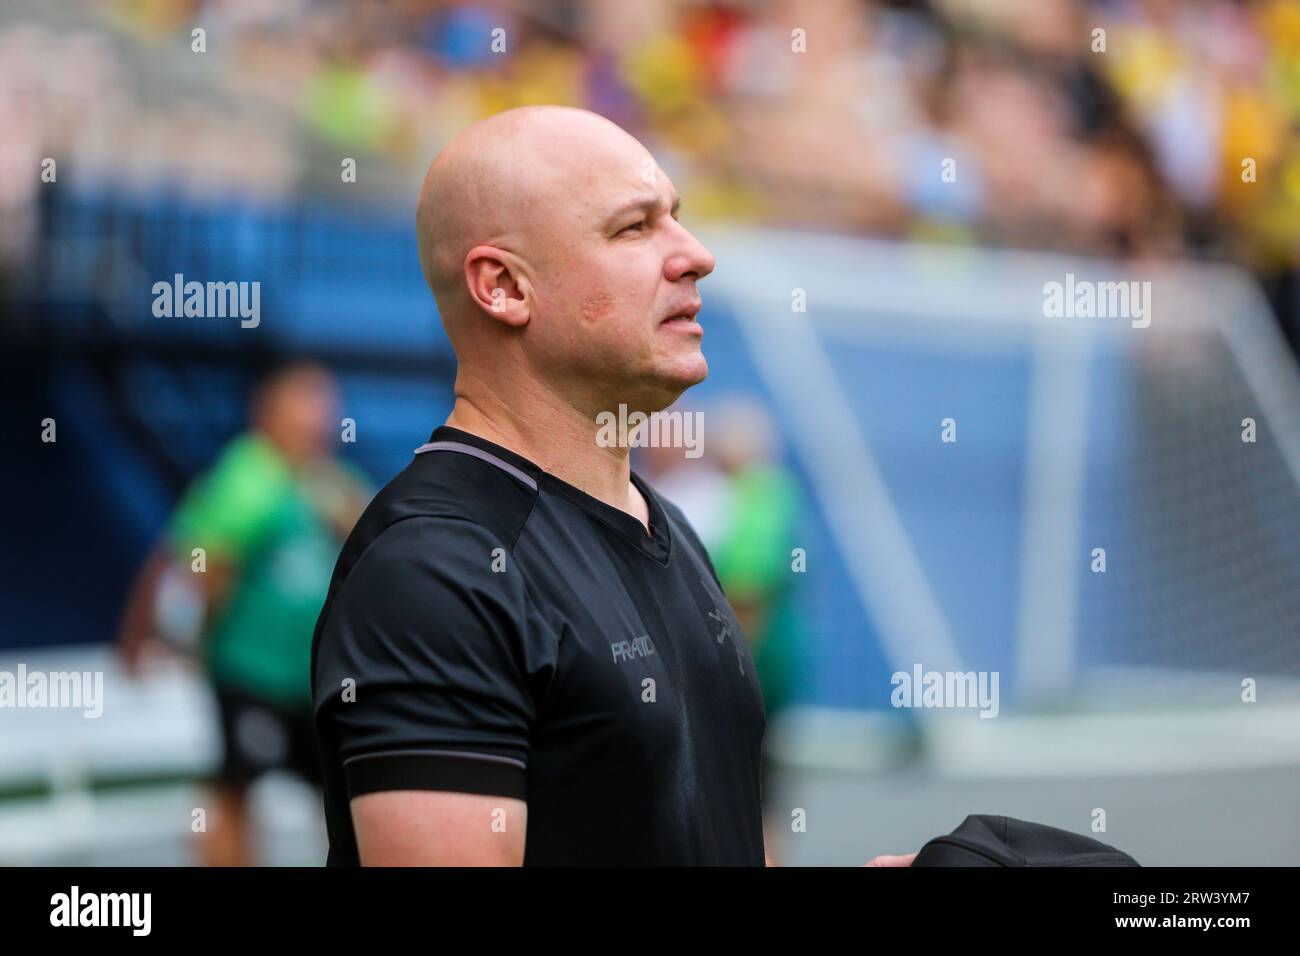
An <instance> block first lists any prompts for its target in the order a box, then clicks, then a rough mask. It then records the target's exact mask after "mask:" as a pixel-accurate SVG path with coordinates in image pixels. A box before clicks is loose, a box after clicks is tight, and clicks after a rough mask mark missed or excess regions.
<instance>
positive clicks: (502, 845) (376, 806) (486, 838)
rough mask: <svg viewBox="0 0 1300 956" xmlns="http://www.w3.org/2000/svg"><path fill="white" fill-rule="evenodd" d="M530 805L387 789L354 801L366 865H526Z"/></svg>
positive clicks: (360, 848)
mask: <svg viewBox="0 0 1300 956" xmlns="http://www.w3.org/2000/svg"><path fill="white" fill-rule="evenodd" d="M527 824H528V808H527V804H525V803H524V801H522V800H516V799H514V798H511V797H496V796H484V795H482V794H477V793H454V792H451V791H444V790H384V791H380V792H377V793H367V794H362V795H361V796H359V797H355V798H354V799H353V800H352V826H353V828H354V830H355V831H356V835H357V850H358V852H359V853H360V856H361V865H362V866H522V865H523V862H524V836H525V833H526V831H527Z"/></svg>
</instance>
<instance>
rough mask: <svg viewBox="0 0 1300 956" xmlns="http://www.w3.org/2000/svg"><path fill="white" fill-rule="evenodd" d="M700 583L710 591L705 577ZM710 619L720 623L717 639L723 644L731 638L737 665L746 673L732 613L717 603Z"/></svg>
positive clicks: (741, 671)
mask: <svg viewBox="0 0 1300 956" xmlns="http://www.w3.org/2000/svg"><path fill="white" fill-rule="evenodd" d="M700 585H701V586H702V587H703V588H704V590H705V591H706V592H708V591H709V585H708V582H707V581H705V580H704V579H703V578H700ZM709 620H710V621H712V622H713V623H714V624H717V625H718V632H717V633H716V634H714V635H713V639H714V640H715V641H717V642H718V643H719V644H721V643H723V642H725V641H726V639H727V638H731V647H732V649H733V650H735V652H736V667H737V668H738V669H739V670H740V673H741V674H744V673H745V659H744V657H742V656H741V653H740V644H739V643H737V641H736V631H735V628H733V627H732V626H731V625H732V619H731V615H729V614H727V613H726V612H725V611H723V610H722V608H720V607H718V606H717V605H716V604H715V605H714V606H713V610H712V611H710V612H709Z"/></svg>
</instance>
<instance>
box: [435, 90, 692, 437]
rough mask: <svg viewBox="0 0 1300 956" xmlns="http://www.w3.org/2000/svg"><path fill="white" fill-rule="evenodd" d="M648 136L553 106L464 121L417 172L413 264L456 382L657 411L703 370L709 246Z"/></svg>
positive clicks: (577, 403) (592, 406)
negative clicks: (416, 257)
mask: <svg viewBox="0 0 1300 956" xmlns="http://www.w3.org/2000/svg"><path fill="white" fill-rule="evenodd" d="M677 202H678V196H677V193H676V190H675V189H674V188H673V185H672V183H671V182H669V180H668V178H667V176H665V175H664V173H663V172H662V171H661V170H660V169H659V168H658V166H657V165H656V164H655V162H654V160H653V158H652V157H651V156H650V154H649V153H648V152H647V151H646V149H645V147H644V146H642V145H641V144H640V143H638V142H637V141H636V140H635V139H634V138H632V137H631V136H630V135H628V134H627V133H626V132H624V131H623V130H622V129H620V128H619V127H618V126H616V125H614V124H613V123H611V122H610V121H609V120H607V119H604V118H603V117H600V116H597V115H596V114H594V113H589V112H587V111H585V110H579V109H571V108H567V107H556V106H535V107H523V108H520V109H514V110H507V111H506V112H504V113H498V114H497V115H495V116H492V117H489V118H488V119H486V120H483V121H481V122H479V123H475V124H474V125H472V126H470V127H468V128H467V129H465V130H464V131H462V132H461V133H460V134H459V135H458V136H457V137H456V138H455V139H454V140H452V142H451V143H449V144H448V145H447V147H446V148H445V149H443V151H442V152H441V153H440V154H439V156H438V158H437V159H436V160H435V161H434V163H433V165H432V166H431V167H430V168H429V172H428V174H427V175H426V176H425V180H424V188H423V190H422V191H421V195H420V205H419V209H418V211H417V213H416V228H417V230H418V234H419V246H420V260H421V264H422V265H423V268H424V274H425V278H426V280H427V281H428V283H429V287H430V289H431V290H432V291H433V294H434V297H435V298H436V299H437V302H438V310H439V312H440V313H441V315H442V320H443V325H444V327H445V328H446V330H447V335H448V337H449V338H450V339H451V343H452V346H453V348H454V349H455V350H456V355H457V359H458V362H459V377H460V379H461V381H460V383H458V384H459V385H464V384H466V383H468V382H470V381H474V382H477V383H479V384H480V385H481V386H482V387H484V388H487V389H493V390H501V391H505V392H508V391H510V390H511V389H512V388H513V387H516V386H517V385H518V383H519V382H520V381H521V380H524V379H521V378H520V377H521V376H523V377H525V379H526V380H527V381H529V382H530V387H531V386H532V385H534V384H535V385H536V386H540V387H541V388H544V389H546V390H548V391H550V392H551V393H553V394H554V395H556V396H557V397H558V398H559V399H561V400H562V401H564V402H566V403H567V404H569V405H571V406H572V407H574V408H576V409H578V410H579V411H581V412H583V413H584V414H589V415H592V416H594V415H595V414H597V413H599V412H600V411H604V410H612V409H614V408H616V407H617V405H618V403H620V402H623V403H626V404H627V405H628V406H629V408H630V409H633V410H642V411H654V410H657V409H660V408H664V407H666V406H668V405H669V404H671V403H672V402H673V400H674V399H676V398H677V396H678V395H679V394H681V392H682V391H683V390H684V389H686V388H689V387H690V386H691V385H694V384H696V383H697V382H700V381H702V380H703V379H704V377H705V375H706V374H707V373H708V365H707V363H706V362H705V360H704V355H703V353H702V352H701V351H700V337H701V335H702V330H701V329H700V327H699V326H698V325H697V324H696V323H695V322H693V321H685V322H683V321H676V322H666V321H665V320H668V319H670V318H671V317H673V316H678V315H682V314H683V313H684V314H686V315H688V316H693V315H694V313H695V312H696V311H697V310H698V307H699V303H700V299H699V293H698V292H697V291H696V288H695V284H696V281H697V280H698V279H701V278H703V277H704V276H706V275H708V274H709V273H710V272H712V271H713V265H714V260H713V256H712V254H711V253H710V252H709V251H708V250H707V249H706V248H704V246H703V245H701V244H700V243H699V241H697V240H696V239H695V237H694V236H692V235H691V234H690V233H689V232H688V231H687V230H686V228H685V227H684V226H682V225H681V224H680V223H679V222H678V221H677V218H676V217H677V211H676V205H677Z"/></svg>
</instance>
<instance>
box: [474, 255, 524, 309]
mask: <svg viewBox="0 0 1300 956" xmlns="http://www.w3.org/2000/svg"><path fill="white" fill-rule="evenodd" d="M465 287H466V289H467V290H468V291H469V297H470V299H472V300H473V301H474V303H475V304H476V305H477V306H478V307H479V308H480V309H481V310H482V311H483V312H484V313H486V314H487V315H489V316H490V317H492V318H494V319H497V320H499V321H501V322H504V323H505V324H506V325H513V326H522V325H525V324H527V322H528V318H529V307H528V301H529V295H528V291H529V290H528V280H527V278H525V277H524V275H523V270H522V269H520V268H519V261H518V259H517V258H516V257H515V256H513V255H511V254H510V253H509V252H506V251H505V250H504V249H498V248H497V247H496V246H475V247H474V248H473V249H471V250H470V251H469V253H468V254H467V255H466V256H465Z"/></svg>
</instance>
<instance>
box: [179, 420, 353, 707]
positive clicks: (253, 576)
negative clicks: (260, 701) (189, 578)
mask: <svg viewBox="0 0 1300 956" xmlns="http://www.w3.org/2000/svg"><path fill="white" fill-rule="evenodd" d="M169 539H170V543H171V547H172V550H173V551H174V552H175V554H176V556H177V558H178V559H179V560H181V561H182V562H183V563H184V564H185V565H188V566H190V567H191V568H195V566H196V563H197V559H196V557H195V556H194V549H195V548H202V549H203V550H204V552H205V554H204V558H205V560H206V561H207V562H213V563H216V562H220V563H221V564H223V565H225V566H227V567H229V568H230V569H231V570H232V572H233V576H232V581H231V586H230V590H229V593H228V594H227V595H226V596H225V600H224V602H223V604H222V605H221V607H220V608H218V609H217V610H216V612H215V614H214V615H213V616H212V617H211V618H210V619H209V629H208V633H207V634H206V635H205V638H206V640H205V650H206V660H207V664H208V668H209V672H210V674H211V676H212V678H213V679H214V680H215V681H216V682H218V683H223V684H229V685H234V686H236V687H238V688H241V689H243V690H246V691H249V692H252V693H256V694H259V695H261V696H263V697H265V698H267V699H268V700H270V701H272V702H275V703H279V704H282V705H285V706H288V707H291V708H292V707H306V706H309V705H310V703H311V680H310V667H311V638H312V631H313V630H314V629H315V626H316V617H317V615H318V614H319V613H320V609H321V605H322V604H323V603H324V601H325V595H326V592H327V591H328V589H329V582H330V575H331V574H332V573H333V570H334V562H335V560H336V559H337V558H338V553H339V550H340V548H341V546H342V542H341V541H340V540H339V538H338V537H336V536H335V534H334V532H333V530H332V529H331V528H330V526H329V524H328V523H327V521H326V520H325V519H324V518H323V517H322V516H321V515H320V514H319V512H318V510H317V509H316V508H315V507H314V506H313V505H312V503H311V502H310V501H309V500H308V498H307V497H306V495H305V493H304V491H303V485H302V482H300V481H299V480H298V479H297V478H296V477H295V475H294V474H293V472H292V471H291V470H290V468H289V465H288V463H287V462H286V461H285V460H284V458H283V457H282V456H281V454H280V453H279V451H278V450H277V449H276V448H275V446H274V445H272V444H271V443H270V442H269V441H268V440H267V439H265V438H263V437H261V436H260V435H258V434H256V433H254V432H248V433H245V434H243V435H241V436H239V437H238V438H236V439H235V440H234V441H232V442H231V443H230V445H228V446H227V447H226V449H225V451H224V452H223V453H222V454H221V457H220V458H219V459H218V460H217V462H216V463H215V464H214V465H213V466H212V468H211V469H210V470H209V471H208V472H207V473H206V474H204V475H203V476H201V477H200V478H199V479H198V480H197V481H196V482H195V483H194V484H193V485H192V486H191V488H190V490H189V491H188V492H187V493H186V495H185V497H184V499H183V500H182V501H181V504H180V506H179V508H178V509H177V511H176V513H175V514H174V515H173V516H172V522H171V526H170V529H169ZM196 573H199V572H197V571H196Z"/></svg>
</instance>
